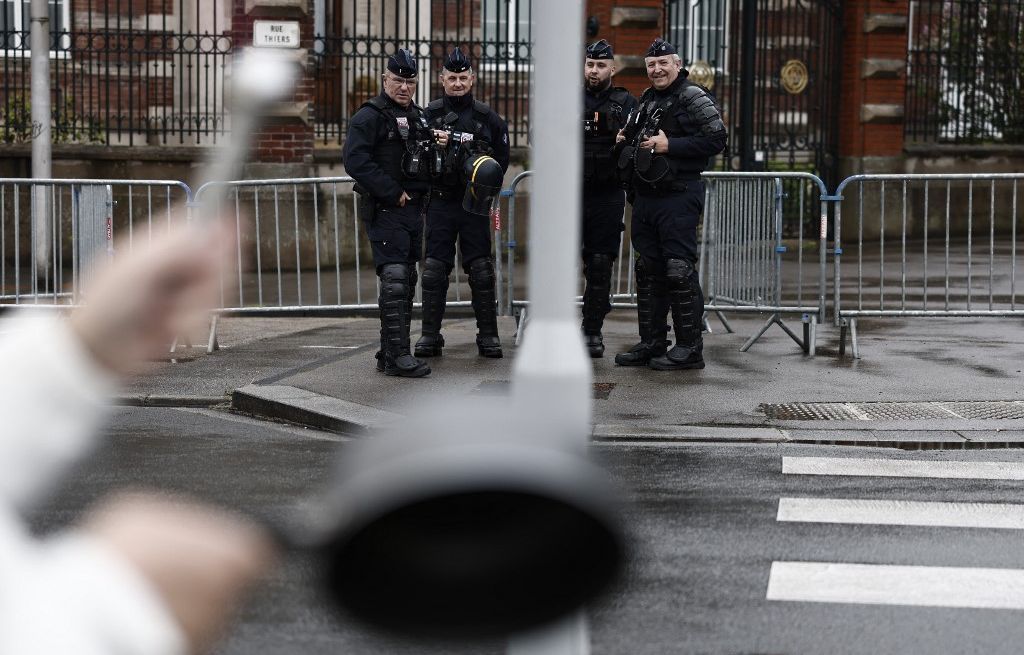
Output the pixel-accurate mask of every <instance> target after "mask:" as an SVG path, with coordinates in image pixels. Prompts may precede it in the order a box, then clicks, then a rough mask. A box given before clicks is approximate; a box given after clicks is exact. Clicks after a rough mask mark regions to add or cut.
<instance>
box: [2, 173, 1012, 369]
mask: <svg viewBox="0 0 1024 655" xmlns="http://www.w3.org/2000/svg"><path fill="white" fill-rule="evenodd" d="M531 176H532V173H531V172H530V171H526V172H523V173H521V174H519V175H518V176H516V177H515V179H514V180H513V181H512V183H511V185H510V186H509V188H508V189H506V190H504V191H503V192H502V204H501V205H500V206H499V211H497V212H496V214H495V215H494V216H492V217H491V219H492V220H493V221H494V224H493V227H494V256H495V268H496V273H497V275H498V306H499V311H501V312H502V313H505V314H516V313H520V314H521V313H522V312H524V311H525V310H526V307H527V302H526V300H525V299H523V298H519V297H517V295H519V294H521V293H522V289H521V288H520V287H519V286H518V285H517V279H516V271H517V265H518V263H519V262H517V255H519V254H521V253H522V249H520V247H519V246H520V244H519V240H520V239H521V238H522V236H523V225H522V224H519V222H518V221H519V216H518V215H517V214H518V213H522V212H521V207H519V205H520V203H521V202H522V199H521V198H519V197H517V196H518V192H519V191H520V190H521V186H522V183H523V182H524V181H526V180H528V179H529V178H530V177H531ZM704 179H705V182H706V184H707V194H706V197H705V208H704V220H703V227H702V234H701V257H700V267H701V281H702V284H703V286H704V289H705V293H706V301H705V311H706V312H707V314H708V315H709V316H717V317H718V318H719V319H720V320H721V321H722V323H723V325H724V326H725V328H726V329H727V330H729V331H732V328H731V326H730V325H729V322H728V319H727V318H726V315H727V314H729V313H760V314H768V318H767V320H766V322H765V323H764V324H763V325H762V326H761V328H760V330H759V331H758V332H757V333H756V334H754V335H753V336H752V337H750V338H749V339H748V340H747V341H746V342H745V343H744V344H743V346H742V348H741V350H747V349H748V348H750V347H751V345H753V343H755V342H756V341H757V340H758V339H759V338H760V337H761V336H762V335H763V334H764V333H765V332H766V331H767V330H768V329H770V328H771V326H772V325H779V326H780V328H781V329H783V330H784V331H785V332H786V334H788V335H789V336H790V337H791V338H792V339H793V340H794V341H796V342H797V343H798V344H799V345H800V347H801V348H802V349H803V350H805V351H806V352H808V353H809V354H812V355H813V354H814V352H815V326H816V325H817V324H818V323H821V322H823V321H824V319H825V315H826V311H827V308H826V301H827V295H828V294H827V287H826V284H827V280H826V273H827V269H828V262H827V256H828V254H829V253H830V252H831V253H832V254H833V261H832V265H833V271H832V275H831V282H832V286H833V289H832V294H831V295H832V297H831V302H832V312H833V322H834V325H835V326H836V327H839V328H840V349H839V354H840V356H843V355H844V354H845V349H846V344H847V341H848V339H849V341H850V342H851V343H852V347H853V356H854V357H855V358H857V357H860V349H859V344H858V342H857V321H858V319H859V318H861V317H872V318H888V317H900V318H931V317H964V316H978V317H1020V316H1024V304H1022V303H1020V302H1018V298H1017V295H1018V291H1017V281H1016V274H1017V267H1018V254H1017V249H1018V247H1017V240H1018V223H1020V220H1021V219H1020V217H1019V213H1020V210H1018V185H1019V184H1018V183H1019V181H1020V180H1021V179H1024V173H1019V174H979V175H966V174H956V175H856V176H853V177H850V178H848V179H846V180H844V181H843V182H842V183H841V184H840V185H839V187H838V189H837V192H836V194H834V195H829V194H828V193H827V190H826V188H825V185H824V184H823V183H822V181H821V180H820V179H819V178H817V177H815V176H813V175H810V174H807V173H781V172H779V173H774V172H768V173H724V172H715V173H706V174H705V175H704ZM352 182H353V180H352V179H351V178H349V177H325V178H302V179H277V180H245V181H235V182H221V183H210V184H207V185H204V186H203V187H201V188H200V189H199V190H197V192H196V193H195V195H194V196H193V194H192V193H191V191H190V189H189V188H188V186H186V185H185V184H183V183H182V182H178V181H174V180H123V179H112V180H81V179H46V180H32V179H23V178H15V179H0V254H2V259H3V263H2V266H0V305H32V306H33V307H68V306H71V305H74V304H76V303H78V302H80V300H81V288H82V285H83V284H84V282H85V281H87V278H88V275H89V271H90V270H91V267H92V263H93V262H94V261H95V260H96V259H97V258H101V259H102V258H104V257H107V258H109V257H111V256H113V252H114V248H115V246H114V245H113V244H114V242H115V238H116V240H117V243H118V246H117V247H126V248H128V249H130V248H131V247H132V244H133V243H134V242H135V241H136V240H137V239H140V238H141V239H148V238H149V236H150V235H152V234H153V233H154V232H155V231H156V230H159V229H161V228H163V227H165V226H167V225H169V224H170V223H171V221H173V220H176V217H179V218H180V217H184V216H186V215H187V213H186V212H185V211H177V210H175V207H177V206H194V205H195V204H197V203H199V202H201V201H203V199H204V197H206V198H207V199H209V196H208V195H207V194H209V193H210V191H211V190H212V187H213V186H220V187H222V188H221V190H222V191H224V193H219V194H216V196H215V197H217V198H218V199H219V202H221V203H222V206H221V208H220V209H221V213H222V214H224V213H226V214H229V215H230V214H232V213H233V214H234V216H235V221H236V227H237V236H236V239H237V242H236V253H235V267H236V271H235V272H236V273H237V274H238V280H237V282H235V283H233V284H232V285H231V288H228V286H227V285H224V288H223V291H222V298H221V300H222V302H221V309H220V310H219V312H218V313H219V314H220V315H234V314H264V315H280V314H287V313H290V314H297V315H304V314H317V313H348V312H373V311H376V310H377V305H376V295H377V277H376V275H374V272H373V266H372V261H371V259H370V253H369V244H368V243H367V242H366V239H365V238H364V237H362V236H361V235H360V231H361V226H360V223H359V221H358V220H357V218H356V212H355V195H354V194H351V193H350V191H351V185H352ZM829 205H834V207H835V213H834V220H833V225H832V227H833V234H832V235H829V234H828V230H827V228H828V210H829ZM505 207H507V213H503V212H502V211H501V210H500V209H501V208H505ZM627 212H628V210H627ZM503 216H504V218H505V220H502V218H503ZM624 218H627V219H628V213H627V216H626V217H624ZM876 234H877V235H878V236H877V237H876V236H875V235H876ZM1007 235H1008V236H1009V238H1006V237H1007ZM830 238H831V239H832V240H833V244H834V248H833V249H832V250H831V251H830V250H829V249H828V247H827V246H828V239H830ZM846 244H854V245H850V246H849V247H848V248H847V251H845V252H844V245H846ZM854 248H855V250H854ZM633 257H634V253H633V251H632V249H631V247H630V245H629V240H628V238H626V236H625V234H624V238H623V241H622V246H621V252H620V257H619V259H618V262H617V263H616V269H615V280H614V282H613V294H612V300H613V307H617V308H635V307H636V295H635V294H636V289H635V280H634V276H633V266H632V261H633ZM453 274H454V278H455V284H453V285H452V287H451V289H450V292H449V293H450V295H449V304H450V305H453V306H469V305H470V302H469V301H468V300H463V298H462V296H463V295H464V291H463V289H462V288H461V287H462V282H463V279H462V278H463V277H464V275H463V274H462V271H461V268H460V267H459V266H456V267H455V270H454V271H453ZM417 300H418V297H417ZM788 315H799V316H800V317H801V320H802V322H803V328H804V334H803V338H800V337H798V336H797V335H796V334H795V333H794V332H793V331H792V330H791V329H790V328H789V327H788V326H787V325H786V324H785V323H784V322H783V320H782V319H783V317H784V316H788ZM520 324H521V325H522V321H521V322H520ZM215 336H216V325H215V324H214V326H213V327H212V329H211V338H210V346H211V348H212V347H214V346H215V342H216V339H215Z"/></svg>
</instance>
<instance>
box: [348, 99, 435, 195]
mask: <svg viewBox="0 0 1024 655" xmlns="http://www.w3.org/2000/svg"><path fill="white" fill-rule="evenodd" d="M362 106H363V107H372V108H373V109H376V110H377V111H379V112H380V113H381V115H383V116H384V118H385V122H384V125H385V129H386V130H387V134H386V136H385V138H383V139H380V140H378V141H377V145H376V147H375V148H374V151H373V161H374V162H376V163H377V165H378V166H380V167H381V169H383V170H384V172H385V173H387V174H388V175H390V176H391V177H392V179H394V180H395V181H397V182H400V183H402V185H403V186H405V187H406V188H407V189H408V190H410V191H426V190H427V188H428V186H429V181H430V180H429V176H426V175H421V176H418V177H417V178H410V177H409V176H408V175H407V174H406V173H405V170H404V169H403V167H402V163H403V159H404V158H405V156H406V153H407V152H409V147H410V145H411V143H410V139H412V138H413V137H414V135H415V133H416V130H417V128H418V127H420V126H421V125H422V124H421V120H422V119H423V113H422V111H421V110H420V108H419V107H417V106H416V103H413V104H411V105H409V106H408V107H401V106H399V105H397V104H395V103H392V102H389V101H388V100H386V99H385V98H383V97H381V96H377V97H375V98H371V99H370V100H367V101H366V102H364V103H363V105H362ZM378 134H380V132H378ZM418 182H421V183H422V184H418Z"/></svg>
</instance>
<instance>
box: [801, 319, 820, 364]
mask: <svg viewBox="0 0 1024 655" xmlns="http://www.w3.org/2000/svg"><path fill="white" fill-rule="evenodd" d="M802 320H803V324H804V352H805V353H807V354H808V355H809V356H811V357H814V353H815V350H816V349H817V336H818V335H817V332H818V317H817V316H815V315H814V314H804V315H803V319H802Z"/></svg>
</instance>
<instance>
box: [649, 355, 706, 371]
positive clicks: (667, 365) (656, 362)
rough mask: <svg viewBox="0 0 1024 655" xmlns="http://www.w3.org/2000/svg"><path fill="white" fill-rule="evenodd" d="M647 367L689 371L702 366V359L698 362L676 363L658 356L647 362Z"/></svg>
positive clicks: (657, 369) (656, 369)
mask: <svg viewBox="0 0 1024 655" xmlns="http://www.w3.org/2000/svg"><path fill="white" fill-rule="evenodd" d="M647 367H648V368H650V369H653V370H655V371H690V370H695V369H702V368H704V360H703V359H702V360H700V361H699V362H682V363H678V364H677V363H675V362H673V361H672V360H670V359H667V358H665V357H659V358H658V359H652V360H651V361H650V362H648V364H647Z"/></svg>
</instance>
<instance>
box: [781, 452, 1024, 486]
mask: <svg viewBox="0 0 1024 655" xmlns="http://www.w3.org/2000/svg"><path fill="white" fill-rule="evenodd" d="M782 472H783V473H785V474H789V475H856V476H875V477H897V478H951V479H964V480H971V479H973V480H1024V464H1021V463H1016V462H962V461H938V462H933V461H920V460H909V459H860V458H853V457H851V458H844V457H783V458H782Z"/></svg>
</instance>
